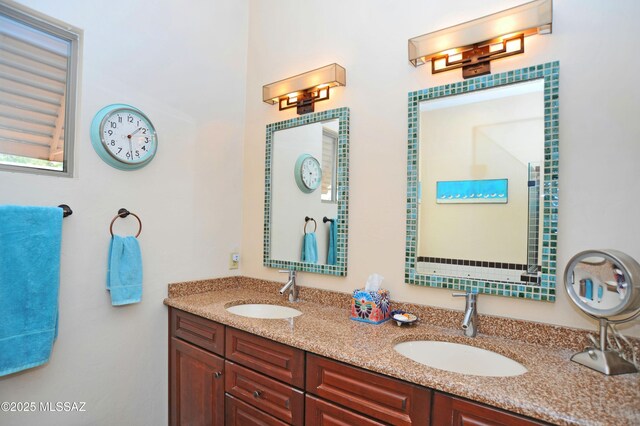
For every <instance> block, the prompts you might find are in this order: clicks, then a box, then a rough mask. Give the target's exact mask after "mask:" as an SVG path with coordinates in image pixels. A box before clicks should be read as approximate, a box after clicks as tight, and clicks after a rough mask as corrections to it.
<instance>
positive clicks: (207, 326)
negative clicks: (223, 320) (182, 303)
mask: <svg viewBox="0 0 640 426" xmlns="http://www.w3.org/2000/svg"><path fill="white" fill-rule="evenodd" d="M169 333H170V334H171V337H178V338H180V339H182V340H185V341H187V342H189V343H193V344H194V345H196V346H200V347H201V348H203V349H206V350H208V351H209V352H213V353H215V354H218V355H220V356H224V325H222V324H219V323H217V322H213V321H211V320H208V319H206V318H202V317H199V316H197V315H193V314H190V313H188V312H184V311H181V310H179V309H175V308H169Z"/></svg>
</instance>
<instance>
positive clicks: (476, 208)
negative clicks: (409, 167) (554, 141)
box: [418, 87, 544, 264]
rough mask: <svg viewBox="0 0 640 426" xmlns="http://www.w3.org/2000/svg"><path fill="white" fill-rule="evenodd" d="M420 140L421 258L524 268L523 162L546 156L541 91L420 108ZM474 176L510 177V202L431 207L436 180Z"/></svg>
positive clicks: (525, 189)
mask: <svg viewBox="0 0 640 426" xmlns="http://www.w3.org/2000/svg"><path fill="white" fill-rule="evenodd" d="M541 89H542V87H541ZM419 138H420V139H419V140H420V148H419V156H420V163H419V164H420V169H419V173H420V182H421V183H422V200H421V202H420V204H419V205H418V214H419V221H418V256H428V257H444V258H449V259H470V260H483V261H490V262H506V263H520V264H526V263H527V224H528V213H529V205H528V202H529V197H528V195H529V188H528V185H527V181H528V162H534V163H538V164H540V163H541V162H542V156H543V153H544V96H543V92H542V91H540V92H534V93H526V94H519V95H512V96H508V97H501V98H498V99H491V100H485V101H483V102H473V103H469V104H462V105H456V106H453V107H446V108H438V109H434V110H429V111H422V112H421V113H420V137H419ZM474 179H507V180H508V188H507V189H508V202H507V203H505V204H438V203H437V202H436V189H437V188H436V182H438V181H455V180H474Z"/></svg>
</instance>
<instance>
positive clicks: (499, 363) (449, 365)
mask: <svg viewBox="0 0 640 426" xmlns="http://www.w3.org/2000/svg"><path fill="white" fill-rule="evenodd" d="M394 349H395V350H396V351H397V352H398V353H400V354H401V355H404V356H406V357H407V358H410V359H412V360H414V361H416V362H419V363H420V364H424V365H427V366H429V367H433V368H438V369H440V370H447V371H452V372H454V373H462V374H471V375H474V376H492V377H507V376H519V375H520V374H524V373H526V372H527V369H526V368H525V367H524V366H523V365H522V364H520V363H518V362H516V361H514V360H512V359H511V358H507V357H506V356H503V355H500V354H498V353H495V352H491V351H488V350H486V349H480V348H476V347H475V346H469V345H461V344H458V343H449V342H437V341H432V340H418V341H413V342H404V343H399V344H397V345H395V346H394Z"/></svg>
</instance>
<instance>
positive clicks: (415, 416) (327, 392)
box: [306, 354, 431, 425]
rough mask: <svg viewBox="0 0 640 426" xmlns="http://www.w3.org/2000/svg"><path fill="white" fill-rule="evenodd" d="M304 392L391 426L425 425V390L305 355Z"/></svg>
mask: <svg viewBox="0 0 640 426" xmlns="http://www.w3.org/2000/svg"><path fill="white" fill-rule="evenodd" d="M306 389H307V392H311V393H313V394H315V395H318V396H320V397H322V398H325V399H328V400H330V401H333V402H337V403H338V404H340V405H344V406H347V407H350V408H352V409H354V410H356V411H359V412H361V413H363V414H366V415H367V416H370V417H373V418H375V419H378V420H381V421H382V422H384V423H389V424H392V425H428V424H429V411H430V405H431V391H430V390H429V389H426V388H423V387H420V386H416V385H412V384H409V383H405V382H403V381H400V380H396V379H392V378H389V377H385V376H383V375H381V374H377V373H372V372H370V371H366V370H362V369H360V368H357V367H351V366H348V365H346V364H342V363H339V362H336V361H331V360H328V359H326V358H322V357H319V356H317V355H312V354H307V387H306Z"/></svg>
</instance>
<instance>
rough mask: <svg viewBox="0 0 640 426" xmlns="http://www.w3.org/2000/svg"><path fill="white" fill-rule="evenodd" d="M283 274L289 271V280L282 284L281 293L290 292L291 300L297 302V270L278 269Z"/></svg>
mask: <svg viewBox="0 0 640 426" xmlns="http://www.w3.org/2000/svg"><path fill="white" fill-rule="evenodd" d="M278 272H280V273H281V274H286V273H289V281H287V283H286V284H285V285H284V286H282V288H281V289H280V294H285V293H286V292H287V291H288V292H289V302H297V301H298V300H299V299H298V287H297V286H296V271H278Z"/></svg>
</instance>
